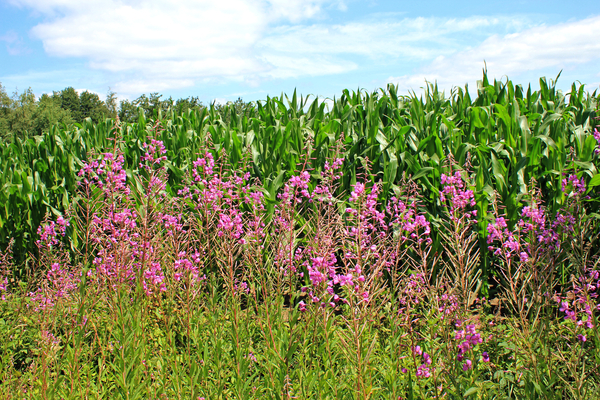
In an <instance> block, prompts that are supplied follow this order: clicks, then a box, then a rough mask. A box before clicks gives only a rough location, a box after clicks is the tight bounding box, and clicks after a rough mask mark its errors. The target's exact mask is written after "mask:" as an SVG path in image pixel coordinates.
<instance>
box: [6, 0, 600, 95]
mask: <svg viewBox="0 0 600 400" xmlns="http://www.w3.org/2000/svg"><path fill="white" fill-rule="evenodd" d="M10 3H11V4H14V5H16V6H18V7H27V8H29V9H32V10H34V11H35V12H36V13H39V14H41V15H43V18H44V22H42V23H40V24H38V25H36V26H35V27H33V29H32V31H31V34H32V36H33V37H35V38H37V39H39V40H41V41H42V43H43V46H44V50H45V52H46V53H47V54H48V55H50V56H54V57H75V58H79V59H83V60H86V62H87V65H88V66H89V67H90V68H92V69H94V70H97V71H101V72H103V73H105V74H107V75H108V76H110V77H111V78H110V79H111V86H112V88H113V90H116V91H117V92H118V93H123V94H125V95H127V94H138V93H142V92H150V91H165V90H169V89H178V88H186V87H192V86H194V85H197V84H199V83H228V82H238V83H245V84H246V85H248V86H258V85H260V84H261V83H262V82H265V81H268V80H274V79H297V78H306V77H317V76H325V75H335V74H344V73H349V72H357V71H361V68H363V65H366V64H369V63H371V64H376V65H387V66H394V65H399V66H401V67H402V68H399V69H400V70H402V69H404V70H406V69H407V66H408V69H409V70H410V69H412V70H413V71H415V72H414V73H411V74H406V75H399V76H391V77H389V79H388V81H389V82H394V83H398V84H399V85H400V86H401V87H402V88H406V89H415V88H418V87H421V86H423V84H424V80H425V79H428V80H429V81H433V80H437V81H438V82H439V83H440V84H441V85H442V86H443V85H452V84H461V83H463V82H471V81H474V80H475V79H477V78H479V77H480V76H481V68H482V66H483V60H485V61H486V62H487V66H488V70H490V71H491V72H492V71H497V72H499V73H502V74H515V73H520V72H523V71H529V70H536V69H540V68H545V67H560V68H567V67H569V66H573V65H579V64H584V63H589V62H592V61H594V60H598V57H599V56H600V41H599V40H598V39H597V38H598V37H600V16H598V17H591V18H588V19H585V20H580V21H573V22H568V23H563V24H559V25H552V26H545V25H539V26H536V25H535V24H534V23H532V22H531V21H529V20H528V19H526V18H519V17H515V16H510V17H508V16H504V17H498V16H471V17H466V18H462V19H450V18H400V17H399V16H398V15H394V16H389V15H388V16H386V15H383V16H382V15H377V16H372V17H368V16H366V17H364V18H363V19H361V20H360V21H358V22H357V21H353V22H347V23H342V24H328V23H327V16H328V14H331V13H340V12H345V10H346V9H347V5H346V3H345V2H344V1H343V0H222V1H218V2H215V1H214V0H179V1H175V2H163V1H158V0H151V1H141V0H88V1H86V2H81V1H80V0H10ZM499 32H500V33H499ZM0 39H4V40H5V41H7V42H8V40H12V38H0ZM381 83H382V84H383V83H385V82H381Z"/></svg>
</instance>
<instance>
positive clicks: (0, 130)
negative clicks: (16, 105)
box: [0, 83, 12, 138]
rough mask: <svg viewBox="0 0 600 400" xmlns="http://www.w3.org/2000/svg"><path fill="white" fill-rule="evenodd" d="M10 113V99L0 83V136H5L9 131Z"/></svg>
mask: <svg viewBox="0 0 600 400" xmlns="http://www.w3.org/2000/svg"><path fill="white" fill-rule="evenodd" d="M11 114H12V99H11V98H10V96H9V95H8V93H6V89H5V88H4V86H2V83H0V138H3V137H5V136H6V135H7V134H8V132H9V128H10V118H11Z"/></svg>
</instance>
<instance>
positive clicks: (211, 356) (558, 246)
mask: <svg viewBox="0 0 600 400" xmlns="http://www.w3.org/2000/svg"><path fill="white" fill-rule="evenodd" d="M160 130H161V127H160V125H158V124H157V125H155V126H153V127H150V133H151V134H152V135H149V139H148V141H147V142H146V143H145V145H144V149H145V154H144V156H143V157H142V158H141V161H140V164H139V165H138V166H137V167H136V168H135V169H133V170H128V169H126V168H125V165H124V156H123V154H121V153H120V151H119V150H118V149H119V146H118V145H117V144H118V140H119V139H118V137H117V138H116V139H115V141H114V147H113V148H112V149H111V150H109V151H106V152H104V153H100V154H98V155H97V156H95V157H92V158H90V161H88V162H87V163H85V164H84V165H83V166H82V168H81V169H80V171H79V178H80V181H79V182H80V184H79V188H80V195H79V201H78V202H77V203H76V205H75V206H73V208H72V209H70V210H69V211H68V212H67V213H65V214H64V215H62V216H57V217H56V218H50V217H48V218H46V220H45V221H44V223H43V224H42V225H41V226H40V228H39V231H38V236H39V239H38V242H37V246H38V255H37V259H38V263H37V265H39V267H38V269H37V270H36V271H35V273H34V275H33V276H32V277H31V278H30V281H29V282H28V284H21V283H19V282H16V281H15V280H14V279H13V277H12V276H11V274H10V271H11V268H10V263H11V260H10V257H9V254H2V256H1V257H0V274H1V275H0V296H1V299H2V300H1V301H0V310H1V312H2V314H1V319H0V335H1V337H0V343H2V344H1V346H2V353H1V354H2V355H1V357H0V362H1V363H2V366H1V367H2V368H0V381H1V382H2V384H1V385H0V393H1V395H2V397H3V398H7V399H13V398H15V399H21V398H41V399H49V398H78V399H79V398H89V399H105V398H117V399H118V398H123V399H171V398H178V399H265V398H266V399H292V398H303V399H304V398H306V399H311V398H312V399H375V398H378V399H432V398H436V399H463V398H481V399H487V398H515V399H517V398H519V399H520V398H536V399H538V398H565V399H566V398H578V399H585V398H594V397H597V396H598V387H599V386H598V384H599V382H598V378H597V377H598V376H599V374H598V372H599V371H598V365H600V359H599V358H600V356H599V355H598V354H599V353H598V351H597V349H598V344H599V343H600V337H599V336H598V331H597V317H598V307H599V306H598V290H599V289H598V285H599V279H600V278H599V272H598V270H599V268H598V259H597V256H596V255H595V254H594V252H593V249H595V248H596V247H595V246H596V244H595V243H596V242H595V241H596V237H597V231H596V224H595V221H596V220H595V217H594V214H593V213H592V212H590V210H589V206H587V205H586V201H588V200H587V199H586V193H587V190H586V188H585V182H584V181H583V180H582V179H581V177H579V178H578V177H577V176H575V175H568V176H565V179H564V182H563V187H562V190H563V193H564V198H565V202H564V207H563V209H562V210H561V211H559V212H558V213H557V214H555V215H548V214H547V213H546V211H545V208H544V206H543V204H542V203H541V201H540V200H539V196H538V195H537V194H536V193H533V194H532V195H531V196H530V198H529V199H528V200H527V202H525V206H524V207H523V208H522V210H521V218H520V220H519V221H518V222H517V223H516V224H515V225H514V226H509V223H508V222H507V220H506V219H505V217H504V216H502V215H499V214H498V213H497V212H495V211H494V212H493V213H492V215H477V213H476V212H475V204H474V192H473V183H472V179H473V178H472V177H470V176H469V174H468V172H467V171H463V170H460V169H457V167H456V168H454V172H452V169H451V173H450V174H448V175H442V176H441V188H442V189H441V190H440V192H439V207H440V210H441V213H440V217H439V219H438V220H437V221H435V223H436V224H439V226H441V229H440V232H441V241H442V246H443V253H442V254H437V253H433V254H432V251H431V249H432V238H431V237H430V233H431V226H430V224H431V223H433V221H430V220H429V219H428V217H427V216H426V215H425V214H424V212H423V210H424V208H423V207H421V205H420V204H421V200H420V199H421V198H420V196H421V194H420V193H419V192H418V190H416V186H415V185H414V184H412V183H411V182H410V180H408V179H407V180H406V181H405V183H404V184H403V185H402V187H400V188H399V191H398V192H397V193H396V194H395V195H394V196H390V197H389V200H387V201H386V202H385V203H382V202H381V201H380V198H382V197H384V196H380V195H381V191H382V184H381V183H380V182H377V181H376V180H375V178H374V177H373V176H370V175H368V174H367V175H365V176H364V177H362V178H359V179H358V180H357V181H356V182H355V183H353V184H352V185H351V191H350V192H349V193H346V194H344V193H342V194H339V190H338V189H339V185H340V181H341V180H342V178H343V177H342V173H341V171H342V170H343V168H342V166H343V164H344V162H345V160H343V159H342V158H333V159H330V160H328V161H327V162H326V163H325V164H324V166H323V168H322V170H320V171H314V170H308V169H307V168H306V167H305V166H306V165H310V164H309V163H307V162H305V163H304V164H303V165H304V167H301V168H300V170H299V171H297V173H295V174H293V175H292V176H290V177H289V178H288V179H286V180H285V181H284V183H283V184H282V186H281V189H280V190H279V192H278V193H277V194H276V198H271V197H270V195H269V194H268V193H266V191H265V189H263V187H262V186H261V182H257V181H253V180H251V179H250V175H249V174H247V173H245V172H244V171H245V170H244V169H241V170H235V169H233V168H231V167H230V166H229V165H228V164H227V163H226V162H225V161H224V160H226V159H227V157H226V154H225V153H224V152H223V150H222V149H221V150H219V151H217V150H215V149H214V148H211V147H210V145H209V144H208V145H207V146H206V148H204V149H203V150H202V151H201V152H199V154H198V155H197V158H196V159H195V160H194V161H193V163H192V164H191V166H190V168H189V176H188V178H187V182H186V184H185V185H184V187H183V188H182V189H181V190H179V192H178V193H176V194H175V195H173V196H171V195H168V194H167V193H168V190H167V182H168V181H167V165H168V157H169V156H170V154H169V153H168V152H167V150H166V149H165V147H164V145H163V143H162V142H161V141H160V140H158V139H156V138H157V137H159V133H160ZM309 145H310V144H309ZM309 153H310V151H307V154H309ZM385 198H387V196H385ZM478 219H482V220H483V221H485V220H489V228H488V231H489V234H488V239H487V240H488V245H489V248H488V249H482V250H480V249H479V248H478V247H477V240H476V238H477V236H476V233H475V231H476V226H477V225H478ZM67 238H69V239H70V240H66V239H67ZM71 243H73V246H69V244H71ZM480 251H489V252H490V253H491V255H492V256H491V257H492V259H493V262H494V263H495V265H496V266H497V267H498V269H497V270H498V274H497V276H496V279H497V280H498V282H499V283H498V284H499V286H500V287H501V288H504V291H503V292H501V295H500V296H499V298H496V299H484V298H480V297H479V293H478V292H479V288H480V285H481V282H480V276H479V272H478V271H479V270H478V269H477V265H478V263H479V257H480Z"/></svg>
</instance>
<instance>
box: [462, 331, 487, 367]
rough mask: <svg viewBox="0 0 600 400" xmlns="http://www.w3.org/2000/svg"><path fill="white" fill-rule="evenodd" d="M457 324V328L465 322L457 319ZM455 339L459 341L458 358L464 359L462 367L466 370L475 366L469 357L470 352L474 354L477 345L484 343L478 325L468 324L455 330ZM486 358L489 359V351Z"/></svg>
mask: <svg viewBox="0 0 600 400" xmlns="http://www.w3.org/2000/svg"><path fill="white" fill-rule="evenodd" d="M455 325H456V327H457V328H460V327H462V325H463V324H462V321H457V322H456V324H455ZM454 340H455V341H456V342H457V343H458V344H457V349H458V355H457V357H456V359H457V360H458V361H459V362H462V361H464V364H463V366H462V368H463V370H464V371H468V370H470V369H471V368H473V362H472V361H471V360H470V359H469V358H467V357H468V356H469V354H472V350H473V349H474V348H475V347H476V346H477V345H479V344H481V343H483V338H482V337H481V335H480V334H479V333H478V332H477V328H476V325H474V324H467V325H465V326H464V327H463V328H462V329H460V330H455V331H454ZM486 358H487V359H489V357H488V356H487V353H486V354H485V355H484V360H485V359H486Z"/></svg>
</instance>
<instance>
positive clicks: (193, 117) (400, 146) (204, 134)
mask: <svg viewBox="0 0 600 400" xmlns="http://www.w3.org/2000/svg"><path fill="white" fill-rule="evenodd" d="M476 93H477V95H476V97H474V98H471V94H470V93H469V91H468V88H464V89H463V88H456V89H454V90H453V91H452V93H450V95H449V96H445V94H444V93H442V92H440V91H439V90H438V88H437V86H436V85H434V84H429V85H427V87H426V88H425V92H424V94H423V95H421V96H417V95H416V94H415V93H413V94H411V95H410V96H401V95H399V93H398V89H397V87H395V86H393V85H389V86H388V87H387V88H386V89H381V90H379V91H376V92H373V93H367V92H364V91H358V92H351V91H349V90H345V91H344V92H343V93H342V95H341V96H340V97H339V98H335V99H333V100H332V101H331V103H330V105H328V104H327V103H326V102H324V101H321V100H319V99H314V100H312V101H310V100H309V98H304V97H300V96H297V95H296V93H295V92H294V93H293V94H292V96H291V97H288V96H287V95H283V94H282V95H281V96H280V97H273V98H270V97H269V98H267V99H266V100H265V101H259V102H257V103H244V102H243V101H242V100H241V99H238V100H237V101H236V102H234V103H228V104H224V105H215V104H213V105H211V106H210V107H208V108H207V107H204V106H203V105H202V104H201V103H200V102H199V101H198V99H197V98H188V99H180V100H178V101H177V102H174V101H173V99H171V98H169V99H167V100H162V99H161V97H162V96H161V95H159V94H158V93H152V94H150V96H145V95H142V96H141V97H139V98H138V99H136V100H134V101H127V100H124V101H122V102H121V106H120V109H119V117H120V120H121V122H122V125H121V126H120V127H119V128H118V129H117V130H114V129H113V122H112V121H100V122H98V123H89V122H87V121H85V120H81V124H80V126H74V125H69V126H66V127H65V126H63V127H59V126H56V127H55V128H53V129H50V130H49V131H46V130H45V129H46V127H47V126H49V124H50V121H51V119H52V118H54V119H55V120H56V121H60V122H63V123H68V120H67V118H66V117H65V116H59V115H58V114H56V112H55V110H54V108H50V110H54V111H53V112H54V114H52V115H53V117H52V118H50V117H48V118H46V120H45V121H46V122H44V123H43V124H40V125H39V126H38V127H37V128H36V127H34V126H33V125H32V124H31V121H32V116H31V115H33V114H34V99H33V97H32V96H33V95H32V94H31V91H29V92H25V93H24V94H23V95H21V96H20V97H19V99H18V101H17V103H18V107H17V106H14V104H16V103H15V101H14V100H10V98H7V96H5V95H3V97H2V98H3V99H4V100H2V101H3V102H8V103H10V101H12V103H10V104H13V105H12V106H11V107H12V108H11V107H9V108H10V113H12V114H11V115H17V114H18V115H21V116H22V117H21V118H20V119H18V120H17V119H14V118H13V119H10V121H16V122H14V123H17V122H18V123H19V124H21V125H20V126H21V127H19V128H18V129H21V130H22V131H35V132H36V133H37V134H38V135H39V136H38V137H36V138H35V139H30V140H24V141H23V140H17V139H16V138H15V139H13V141H12V142H11V141H4V142H3V143H2V167H0V168H2V173H3V174H2V175H3V176H4V177H3V178H2V179H3V186H0V198H2V199H3V200H4V202H3V204H5V205H6V206H5V210H4V212H3V213H2V215H1V216H0V231H1V234H2V236H1V237H0V241H2V243H0V247H1V246H5V245H6V243H7V241H8V239H9V237H12V236H15V237H17V238H18V241H19V243H21V244H22V246H23V247H22V251H21V254H27V253H28V252H29V251H31V250H32V243H33V239H34V238H35V232H34V230H33V229H34V227H35V226H37V224H38V223H39V221H40V220H41V218H42V217H43V215H44V214H46V213H47V212H60V211H62V210H64V209H65V207H66V206H67V205H68V204H69V202H70V199H71V198H72V197H73V191H72V190H73V188H74V187H75V186H74V182H75V181H76V180H77V178H76V172H77V169H78V168H79V166H80V165H81V162H82V161H83V160H85V159H86V157H87V154H89V152H91V151H93V150H95V151H101V150H100V149H105V148H111V146H112V144H111V143H112V142H110V140H109V138H111V137H118V140H119V144H118V146H119V147H120V148H121V149H122V151H123V152H124V154H125V156H126V161H127V165H128V166H129V168H136V166H137V165H138V163H139V160H140V157H141V155H142V154H143V149H142V147H141V143H143V141H144V140H145V138H146V137H147V133H146V127H147V126H148V125H150V124H154V123H155V121H161V126H162V128H163V131H162V133H161V137H160V139H161V140H162V141H163V142H164V143H165V146H166V148H167V150H168V156H169V165H168V168H169V174H170V178H169V188H168V190H169V191H170V192H171V193H173V192H174V191H176V190H178V188H179V187H180V186H179V185H180V183H181V179H182V177H183V176H184V175H185V173H186V171H188V170H189V168H190V166H191V164H192V161H193V160H194V159H195V158H196V157H197V155H198V152H199V151H200V149H201V148H204V145H205V144H207V143H208V144H210V146H211V147H212V148H213V149H214V152H215V155H216V154H218V153H220V152H221V151H224V152H225V154H226V156H227V157H228V161H229V163H230V165H231V167H232V168H234V169H237V170H245V171H248V172H250V173H251V174H252V175H253V176H254V177H256V178H258V179H259V180H260V182H261V184H262V186H263V188H264V191H265V193H266V194H267V195H268V198H269V199H270V201H271V205H273V204H274V203H275V202H276V198H275V193H277V191H278V190H279V189H280V188H281V187H282V184H283V181H284V178H287V177H289V176H291V175H292V174H294V173H295V171H298V170H302V169H306V170H309V171H311V173H313V174H315V175H318V173H319V172H320V171H322V169H323V166H324V163H325V161H326V160H327V159H331V158H335V157H343V158H344V165H343V178H342V185H341V187H340V188H339V193H341V192H348V191H349V190H350V188H351V185H352V184H354V183H355V182H356V180H357V177H358V176H361V175H362V174H365V172H366V171H367V170H369V171H372V172H373V178H371V179H372V183H375V182H376V181H381V182H382V185H383V190H382V191H381V194H380V196H381V199H382V200H384V199H386V198H387V197H389V196H390V195H392V194H394V193H395V192H396V191H397V190H398V185H399V184H400V182H401V181H402V180H403V179H404V178H405V177H408V176H411V177H412V179H413V180H414V181H415V182H416V184H417V186H418V187H419V189H420V190H422V191H423V193H424V196H425V204H424V205H425V206H426V208H427V211H428V214H429V217H430V219H431V220H433V221H435V220H436V218H438V217H439V207H440V204H439V199H438V193H439V186H440V177H441V174H442V173H446V174H449V173H450V171H451V170H453V169H465V170H468V171H469V172H470V173H471V174H472V175H473V176H475V180H474V182H473V188H472V189H473V190H474V191H475V196H476V201H477V210H478V213H479V215H480V216H481V218H479V226H478V233H479V240H480V243H481V244H484V242H485V236H486V235H487V232H486V226H487V222H488V221H487V220H486V217H487V216H488V215H489V214H490V212H491V211H492V207H493V205H494V204H495V203H494V202H496V203H498V204H503V205H504V206H505V207H506V210H505V211H506V214H507V216H508V217H509V219H510V221H511V223H514V222H515V221H516V218H517V216H518V210H520V208H521V206H522V204H523V196H524V194H525V193H527V191H528V190H529V189H531V188H533V187H536V188H537V189H539V190H540V191H541V193H542V197H543V200H544V202H545V205H546V207H547V208H548V210H549V213H553V212H554V211H556V210H557V209H558V207H560V206H561V205H562V204H563V202H564V199H565V198H564V195H563V194H562V192H561V181H562V178H563V173H565V172H570V173H577V174H578V176H583V177H584V178H585V179H586V180H587V181H588V182H589V181H592V183H593V182H596V183H597V182H598V176H600V175H599V174H598V170H597V167H596V164H597V157H598V156H597V155H596V154H595V152H594V149H595V148H596V146H597V143H596V141H595V140H594V138H593V135H592V133H593V124H594V120H593V118H594V117H595V116H596V115H597V111H596V109H597V102H596V99H595V97H594V96H592V95H590V94H588V93H586V92H585V91H584V87H583V86H582V85H581V86H576V85H575V84H573V86H572V89H571V91H570V92H569V93H563V92H561V91H560V90H558V89H556V86H555V81H551V82H548V81H547V80H546V79H545V78H542V79H540V90H539V91H533V90H532V89H531V87H528V88H527V90H525V89H524V88H523V87H522V86H520V85H515V84H513V82H511V81H510V80H506V81H494V82H489V81H488V78H487V75H486V74H485V73H484V76H483V79H482V80H481V81H480V82H479V83H478V87H477V91H476ZM55 96H59V97H60V98H61V101H62V99H64V101H63V102H61V106H62V107H67V108H68V109H69V110H70V111H69V112H78V113H80V114H78V115H80V116H81V117H84V116H89V117H90V118H92V121H93V120H94V118H97V115H99V114H93V112H92V111H90V110H97V108H94V107H95V106H93V104H96V105H98V104H99V103H98V99H97V96H96V97H94V96H95V95H90V94H85V92H84V93H83V94H82V95H81V96H79V97H77V92H75V91H74V90H73V89H72V88H67V89H65V90H64V91H62V92H60V94H55ZM55 96H53V97H55ZM77 98H79V103H78V102H77ZM111 98H112V99H113V100H111V101H112V102H113V103H111V106H110V107H109V108H110V110H109V108H106V110H108V111H106V113H105V114H103V115H109V113H114V112H115V111H116V110H115V104H114V96H113V97H111ZM7 99H8V100H7ZM82 99H84V100H85V101H83V100H82ZM44 102H45V103H48V104H54V103H50V102H48V101H47V100H44ZM84 103H85V104H88V106H86V107H87V108H86V107H82V104H84ZM77 104H79V106H78V105H77ZM52 107H54V106H52ZM78 107H79V108H78ZM86 110H87V111H86ZM2 112H5V109H4V108H3V111H2ZM86 113H87V114H86ZM94 115H96V116H94ZM75 120H76V121H80V120H77V118H75ZM19 121H20V122H19ZM28 121H29V122H28ZM2 124H3V122H2V120H0V127H1V126H2ZM36 129H37V130H36ZM40 130H41V131H40ZM40 149H41V150H40ZM46 149H47V150H46ZM54 151H58V152H59V154H60V155H57V154H54ZM46 157H50V158H46ZM9 160H10V161H9ZM50 160H52V161H50ZM23 182H25V183H23ZM34 193H36V194H34ZM494 193H496V195H493V194H494ZM595 193H596V192H595V191H594V190H592V192H591V193H590V195H592V196H596V195H595ZM495 196H496V197H495ZM8 204H11V206H8ZM13 210H20V211H21V212H22V213H23V214H22V215H25V216H26V217H24V219H23V220H22V221H21V220H20V218H21V217H17V216H15V213H14V212H13ZM30 218H33V219H32V220H29V219H30ZM17 220H19V221H20V222H17ZM438 242H439V238H438V239H436V240H434V247H435V246H438V245H436V243H438ZM435 250H436V251H438V250H439V251H441V249H440V248H439V247H437V248H436V249H435ZM488 264H489V263H488V260H487V255H486V254H482V260H481V268H482V270H483V280H484V281H487V279H488V277H489V274H490V273H493V271H487V270H486V268H487V267H486V265H488Z"/></svg>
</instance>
